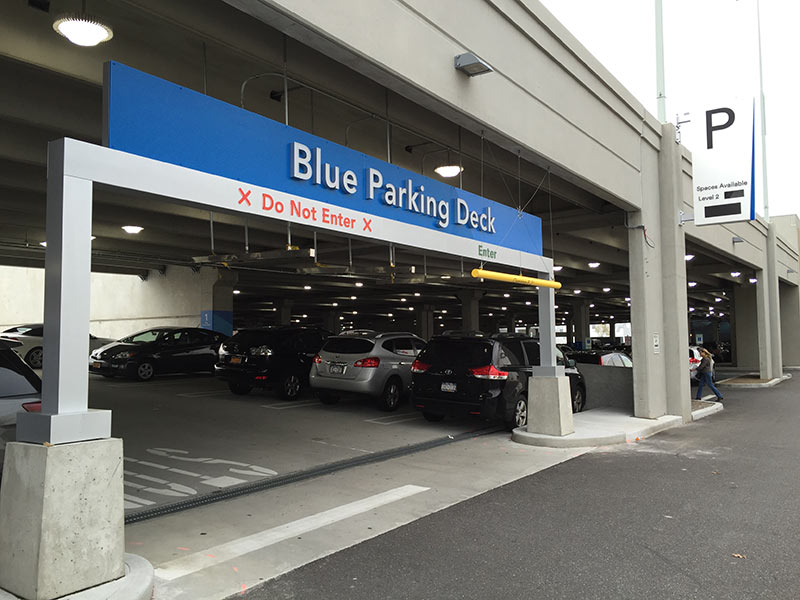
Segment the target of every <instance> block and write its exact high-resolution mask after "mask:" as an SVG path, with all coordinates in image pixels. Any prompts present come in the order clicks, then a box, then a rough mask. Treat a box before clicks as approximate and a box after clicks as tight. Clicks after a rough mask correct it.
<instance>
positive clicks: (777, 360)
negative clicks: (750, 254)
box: [764, 222, 796, 379]
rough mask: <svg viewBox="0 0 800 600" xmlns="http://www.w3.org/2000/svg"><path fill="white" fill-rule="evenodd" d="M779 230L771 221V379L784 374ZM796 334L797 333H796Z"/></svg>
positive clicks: (768, 273) (768, 267)
mask: <svg viewBox="0 0 800 600" xmlns="http://www.w3.org/2000/svg"><path fill="white" fill-rule="evenodd" d="M777 254H778V232H777V225H776V224H775V223H772V222H770V224H769V226H768V229H767V264H766V268H765V269H764V276H765V277H766V279H767V295H768V301H769V335H770V339H769V345H768V346H767V351H768V352H769V354H770V362H769V365H770V370H769V372H768V376H769V378H770V379H774V378H776V377H781V376H782V375H783V356H782V354H783V351H782V345H781V304H780V292H779V288H778V256H777ZM795 335H796V334H795Z"/></svg>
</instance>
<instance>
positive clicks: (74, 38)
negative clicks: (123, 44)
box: [53, 13, 114, 47]
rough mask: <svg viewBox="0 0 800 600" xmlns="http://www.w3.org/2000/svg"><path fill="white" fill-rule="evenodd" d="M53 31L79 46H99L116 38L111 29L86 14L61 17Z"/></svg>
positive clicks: (55, 22)
mask: <svg viewBox="0 0 800 600" xmlns="http://www.w3.org/2000/svg"><path fill="white" fill-rule="evenodd" d="M53 29H54V30H55V31H56V32H57V33H59V34H60V35H62V36H64V37H65V38H67V39H68V40H69V41H70V42H72V43H73V44H75V45H77V46H85V47H89V46H97V44H102V43H103V42H107V41H108V40H110V39H111V38H112V37H114V32H113V30H112V29H111V27H109V26H108V25H106V24H104V23H102V22H101V21H100V20H99V19H96V18H94V17H90V16H89V15H87V14H86V13H80V14H77V13H72V14H66V15H61V16H60V17H58V18H57V19H56V20H55V21H54V22H53Z"/></svg>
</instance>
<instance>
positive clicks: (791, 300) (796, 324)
mask: <svg viewBox="0 0 800 600" xmlns="http://www.w3.org/2000/svg"><path fill="white" fill-rule="evenodd" d="M779 292H780V304H781V353H782V355H783V364H785V365H788V366H792V367H796V366H800V335H798V332H800V287H797V286H796V285H788V284H784V283H781V284H780V286H779Z"/></svg>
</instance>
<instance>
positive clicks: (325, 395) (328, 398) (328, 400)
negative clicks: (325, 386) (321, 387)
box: [317, 392, 339, 404]
mask: <svg viewBox="0 0 800 600" xmlns="http://www.w3.org/2000/svg"><path fill="white" fill-rule="evenodd" d="M317 398H319V401H320V402H322V403H323V404H338V403H339V396H334V395H333V394H331V393H330V392H317Z"/></svg>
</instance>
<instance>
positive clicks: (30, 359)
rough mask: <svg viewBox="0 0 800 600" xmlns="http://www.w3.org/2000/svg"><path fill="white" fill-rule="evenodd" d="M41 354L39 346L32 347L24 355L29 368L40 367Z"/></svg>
mask: <svg viewBox="0 0 800 600" xmlns="http://www.w3.org/2000/svg"><path fill="white" fill-rule="evenodd" d="M43 354H44V352H43V350H42V347H41V346H39V347H37V348H34V349H32V350H30V351H29V352H28V353H27V354H26V355H25V362H26V363H28V364H29V365H30V367H31V369H41V368H42V356H43Z"/></svg>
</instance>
